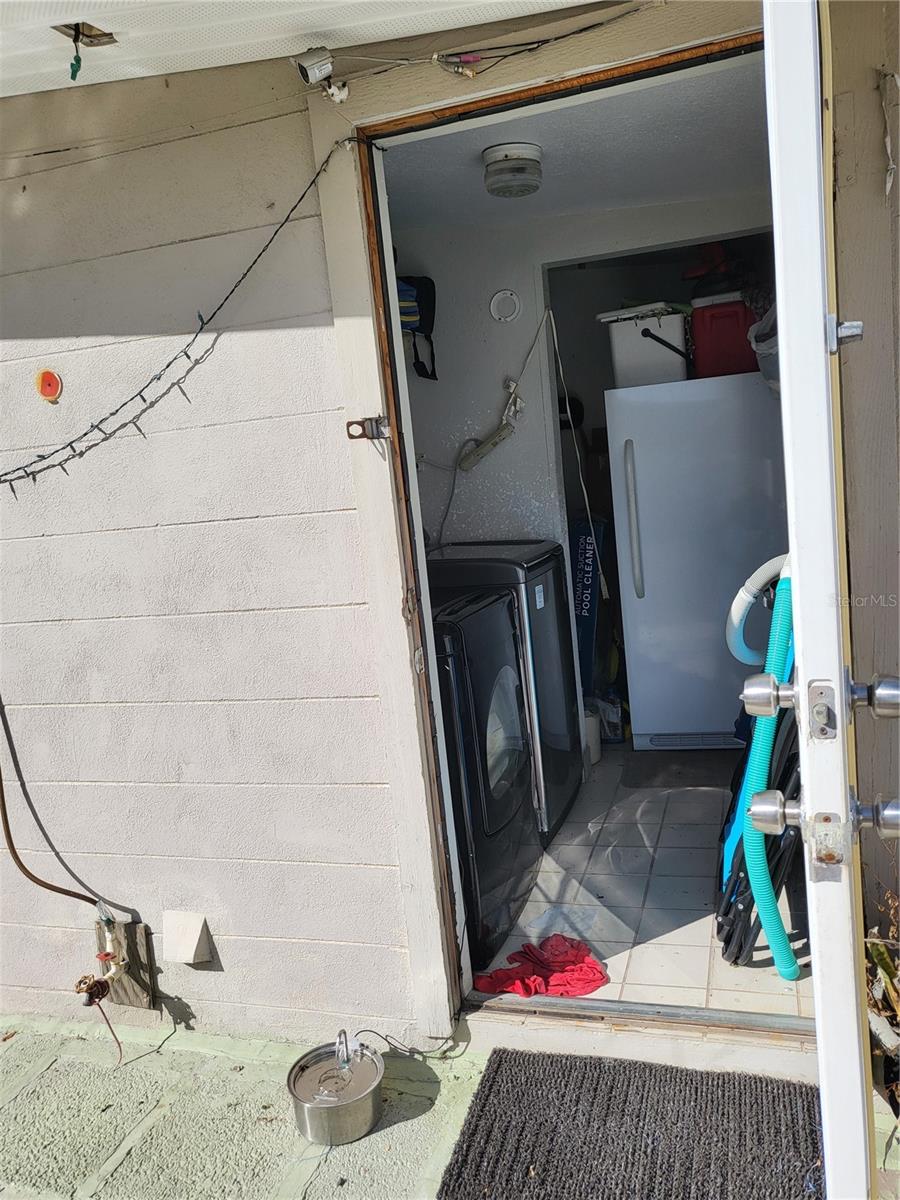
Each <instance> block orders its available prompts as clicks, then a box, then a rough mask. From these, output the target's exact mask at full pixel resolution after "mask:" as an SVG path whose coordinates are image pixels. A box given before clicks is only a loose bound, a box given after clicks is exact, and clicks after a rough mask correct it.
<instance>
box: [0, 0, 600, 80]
mask: <svg viewBox="0 0 900 1200" xmlns="http://www.w3.org/2000/svg"><path fill="white" fill-rule="evenodd" d="M583 2H584V0H361V2H357V3H353V2H352V0H207V2H206V3H202V2H200V3H198V2H196V0H148V2H145V0H74V2H73V0H0V30H2V39H0V95H4V96H15V95H20V94H22V93H24V92H41V91H48V90H51V89H55V88H62V87H72V86H75V87H84V86H88V85H90V84H93V83H108V82H109V81H111V80H114V79H137V78H141V77H143V76H147V75H166V74H171V73H174V72H177V71H194V70H198V69H200V68H202V67H220V66H225V65H227V64H230V63H240V62H254V61H256V60H258V59H265V58H284V57H287V56H288V55H291V54H299V53H300V52H301V51H303V50H307V49H308V48H309V47H310V46H322V45H324V46H328V47H329V48H331V49H333V48H335V47H338V46H354V47H359V46H364V45H368V44H370V43H377V42H382V41H387V40H391V39H396V38H407V37H414V36H417V35H419V34H427V33H433V32H435V31H437V30H445V29H461V28H465V27H467V26H471V25H475V24H479V25H480V24H483V23H485V22H494V21H505V20H509V19H511V18H515V17H522V16H529V17H530V16H538V15H539V14H540V13H545V12H549V11H558V10H560V9H568V8H573V7H576V6H578V5H580V4H582V3H583ZM75 21H86V22H89V23H90V24H92V25H96V26H97V27H98V28H100V29H103V30H104V31H106V32H108V33H112V34H115V37H116V39H117V44H116V45H114V46H102V47H95V48H91V47H84V48H83V49H82V51H81V57H82V68H81V73H80V75H79V77H78V80H77V82H76V83H75V84H72V83H70V81H69V63H70V62H71V60H72V43H71V42H70V41H69V40H68V39H66V38H64V37H63V36H62V35H61V34H59V33H56V32H55V31H54V30H53V29H52V28H51V27H52V26H53V25H66V24H71V23H73V22H75ZM348 66H349V68H350V70H351V71H352V69H353V64H348ZM364 66H365V64H364V63H358V64H356V69H357V70H359V69H361V68H363V67H364Z"/></svg>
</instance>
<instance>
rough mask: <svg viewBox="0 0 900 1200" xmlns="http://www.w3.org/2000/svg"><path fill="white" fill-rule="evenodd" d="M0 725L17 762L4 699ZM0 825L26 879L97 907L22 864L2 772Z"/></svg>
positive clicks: (81, 894) (0, 704)
mask: <svg viewBox="0 0 900 1200" xmlns="http://www.w3.org/2000/svg"><path fill="white" fill-rule="evenodd" d="M0 723H2V725H3V732H4V734H5V735H6V741H7V744H8V746H9V751H10V754H11V755H12V758H13V761H14V762H15V758H16V748H15V746H14V745H13V740H12V731H11V729H10V727H9V721H8V718H7V716H6V709H5V707H4V705H3V700H2V699H0ZM0 824H2V826H3V840H4V841H5V842H6V848H7V850H8V851H9V857H10V858H11V859H12V860H13V862H14V863H15V865H16V866H17V867H18V868H19V870H20V871H21V872H22V874H23V875H24V876H25V878H26V879H28V880H30V881H31V882H32V883H36V884H37V885H38V887H42V888H46V889H47V891H48V892H57V893H58V894H59V895H60V896H68V897H69V898H70V899H72V900H83V901H84V902H85V904H90V906H91V908H96V907H97V898H96V896H88V895H86V894H85V893H84V892H73V891H71V890H70V889H69V888H64V887H59V886H58V885H57V884H55V883H48V881H47V880H46V879H41V878H40V877H39V876H38V875H35V874H34V872H33V871H29V869H28V868H27V867H26V866H25V864H24V863H23V862H22V859H21V856H20V855H19V851H18V849H17V848H16V843H15V841H14V840H13V835H12V828H11V826H10V824H9V812H8V811H7V808H6V793H5V791H4V790H3V773H2V771H0Z"/></svg>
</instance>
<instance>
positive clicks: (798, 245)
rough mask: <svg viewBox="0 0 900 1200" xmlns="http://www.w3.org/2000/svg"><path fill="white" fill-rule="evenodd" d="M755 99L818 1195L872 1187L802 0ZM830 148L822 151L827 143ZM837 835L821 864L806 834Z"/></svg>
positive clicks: (809, 37) (774, 41) (814, 81)
mask: <svg viewBox="0 0 900 1200" xmlns="http://www.w3.org/2000/svg"><path fill="white" fill-rule="evenodd" d="M763 21H764V32H765V44H764V45H765V56H766V95H767V113H768V126H769V154H770V165H771V174H772V206H773V225H774V231H775V265H776V280H777V285H776V286H777V300H778V314H779V320H778V326H779V328H778V339H779V358H780V366H781V400H782V425H783V431H784V449H785V475H786V484H787V514H788V536H789V543H790V554H791V574H792V584H793V609H794V644H795V654H796V683H797V704H796V711H797V722H798V728H799V731H800V739H799V752H800V773H801V778H802V780H803V790H802V802H801V806H802V819H803V831H804V851H805V864H806V881H807V897H808V906H809V923H810V946H811V956H812V978H813V991H814V999H815V1014H816V1037H817V1048H818V1059H819V1089H820V1097H821V1107H822V1126H823V1142H824V1159H825V1175H826V1186H827V1194H828V1197H829V1200H863V1198H865V1197H868V1196H870V1195H871V1188H872V1186H873V1172H872V1159H873V1145H874V1139H873V1136H872V1131H871V1115H870V1114H871V1103H872V1101H871V1096H872V1083H871V1076H870V1064H869V1054H868V1036H867V1016H866V1002H865V995H866V993H865V967H864V958H863V946H864V943H863V936H864V930H863V926H862V904H861V883H860V862H859V849H858V844H857V843H856V840H855V838H854V836H853V825H852V816H853V814H852V811H851V809H852V803H851V795H852V793H851V788H852V787H853V786H854V784H855V774H854V772H853V762H852V757H851V755H850V753H849V751H848V737H849V728H848V727H849V717H848V707H847V684H846V668H847V665H848V664H849V661H850V658H849V646H848V645H847V644H846V642H845V629H844V625H843V620H842V609H841V603H840V597H841V593H842V579H843V578H844V574H845V573H844V570H843V566H844V564H843V562H842V557H843V548H844V539H843V512H842V501H843V489H842V486H841V484H840V475H839V472H840V471H841V464H840V462H839V461H838V460H837V457H836V454H835V439H834V410H833V404H835V403H836V402H837V401H838V397H837V396H833V395H832V388H831V379H830V365H829V352H828V343H827V327H826V321H827V316H828V291H827V273H826V252H827V251H826V237H825V211H824V206H825V204H826V203H830V202H831V199H830V197H825V196H824V189H823V167H822V152H823V151H822V121H821V99H820V97H821V85H820V58H819V30H818V23H817V8H816V3H815V0H764V5H763ZM829 152H830V151H829ZM814 681H822V682H825V683H827V684H829V685H830V686H832V687H833V688H834V691H835V695H836V697H837V701H836V703H835V710H836V736H835V737H833V738H830V739H819V738H815V737H813V736H812V733H811V724H810V714H809V708H810V699H809V687H810V684H811V683H812V682H814ZM817 815H818V816H829V817H830V821H829V822H828V823H827V827H828V828H830V829H836V830H837V831H838V833H839V835H840V838H839V841H840V843H841V844H840V845H839V846H838V857H840V858H842V861H840V862H838V863H834V864H832V865H826V864H825V863H823V862H821V861H818V860H817V856H816V849H815V843H816V832H817V831H818V830H823V829H824V828H825V827H826V826H825V824H823V823H822V822H821V821H817Z"/></svg>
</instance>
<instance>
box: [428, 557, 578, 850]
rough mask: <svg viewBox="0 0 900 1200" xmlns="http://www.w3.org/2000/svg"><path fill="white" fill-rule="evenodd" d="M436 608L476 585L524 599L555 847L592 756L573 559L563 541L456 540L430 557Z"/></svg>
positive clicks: (541, 782) (531, 700)
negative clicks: (576, 639) (585, 726)
mask: <svg viewBox="0 0 900 1200" xmlns="http://www.w3.org/2000/svg"><path fill="white" fill-rule="evenodd" d="M427 562H428V582H429V587H430V589H431V598H432V604H439V603H441V602H442V601H443V600H445V599H447V598H449V597H452V596H454V595H459V594H460V593H461V592H465V591H470V590H472V589H473V588H491V589H498V588H504V589H507V590H509V591H510V592H512V593H513V595H514V596H515V598H516V608H517V613H518V618H519V624H520V628H521V631H522V639H523V642H524V649H525V667H526V669H525V701H526V708H527V712H528V720H529V728H530V730H531V734H532V751H533V755H534V766H535V770H534V779H535V794H534V804H535V809H536V812H537V821H538V827H539V829H540V832H541V836H542V838H543V841H544V844H545V845H547V844H548V843H549V842H550V841H551V840H552V838H553V835H554V834H555V833H556V831H557V830H558V829H559V826H560V825H561V824H562V822H563V821H564V820H565V817H566V814H567V813H568V811H569V809H570V808H571V806H572V802H573V801H574V799H575V796H576V795H577V793H578V789H579V788H580V786H581V782H582V778H583V771H584V766H583V764H584V758H583V752H582V745H581V723H580V719H579V711H578V680H577V675H576V671H575V653H574V650H573V646H572V626H571V621H570V616H569V596H568V589H567V587H566V560H565V556H564V555H563V550H562V546H560V545H559V544H558V543H557V542H547V541H544V542H538V541H509V542H453V543H450V544H448V545H446V546H440V547H438V548H437V549H435V550H432V551H430V552H429V554H428V558H427Z"/></svg>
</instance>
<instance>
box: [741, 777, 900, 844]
mask: <svg viewBox="0 0 900 1200" xmlns="http://www.w3.org/2000/svg"><path fill="white" fill-rule="evenodd" d="M750 820H751V822H752V824H753V828H754V829H758V830H759V832H760V833H767V834H769V835H770V836H771V837H778V836H780V835H781V834H782V833H784V831H785V829H786V828H787V826H788V825H799V824H800V799H799V797H797V798H796V799H794V800H788V801H786V800H785V798H784V794H783V793H782V792H779V791H778V790H777V789H776V788H770V789H768V790H767V791H764V792H755V793H754V795H753V796H751V797H750ZM853 823H854V825H855V827H856V828H857V829H874V830H875V831H876V833H877V834H878V836H879V837H880V838H882V839H883V840H884V841H886V842H888V841H896V840H897V839H898V838H900V800H898V799H896V798H891V799H886V798H885V797H883V796H880V795H879V796H876V797H875V803H874V804H857V805H856V808H855V810H854V815H853Z"/></svg>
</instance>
